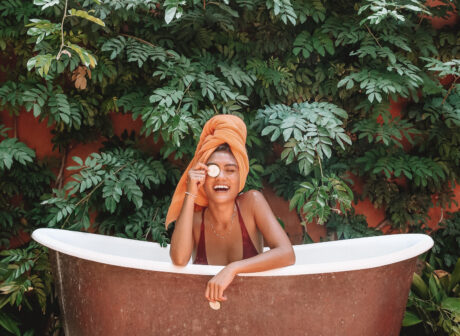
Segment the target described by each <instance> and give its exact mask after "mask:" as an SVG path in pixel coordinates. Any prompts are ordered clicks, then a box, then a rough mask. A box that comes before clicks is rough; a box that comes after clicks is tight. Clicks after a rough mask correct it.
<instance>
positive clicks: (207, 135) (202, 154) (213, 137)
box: [165, 114, 249, 227]
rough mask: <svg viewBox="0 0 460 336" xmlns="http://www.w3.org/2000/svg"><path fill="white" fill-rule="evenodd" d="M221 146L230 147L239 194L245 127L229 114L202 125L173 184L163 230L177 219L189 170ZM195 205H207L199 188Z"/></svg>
mask: <svg viewBox="0 0 460 336" xmlns="http://www.w3.org/2000/svg"><path fill="white" fill-rule="evenodd" d="M224 143H227V144H228V145H229V146H230V149H231V151H232V153H233V155H234V156H235V159H236V162H237V163H238V168H239V173H240V186H239V191H241V190H243V188H244V185H245V183H246V177H247V175H248V172H249V160H248V154H247V152H246V125H245V123H244V121H243V120H241V119H240V118H239V117H237V116H234V115H230V114H220V115H216V116H214V117H212V118H211V119H209V120H208V121H207V122H206V124H205V125H204V127H203V131H202V132H201V136H200V141H199V143H198V146H197V147H196V151H195V156H194V157H193V159H192V161H191V162H190V164H189V165H188V167H187V169H186V170H185V172H184V174H183V175H182V177H181V179H180V180H179V183H178V184H177V187H176V191H175V192H174V195H173V198H172V201H171V204H170V206H169V209H168V214H167V216H166V223H165V224H166V227H168V224H169V223H171V222H173V221H175V220H176V219H177V217H178V216H179V213H180V211H181V209H182V204H183V203H184V198H185V192H186V191H187V176H188V172H189V170H190V169H191V168H192V167H194V166H195V165H196V164H197V163H198V162H201V163H204V164H206V162H207V161H208V159H209V157H210V156H211V155H212V153H213V152H214V150H215V149H216V148H217V147H218V146H219V145H222V144H224ZM195 205H198V206H199V207H206V206H207V205H208V198H207V196H206V193H205V192H204V190H203V188H201V187H200V188H199V189H198V195H197V197H196V198H195Z"/></svg>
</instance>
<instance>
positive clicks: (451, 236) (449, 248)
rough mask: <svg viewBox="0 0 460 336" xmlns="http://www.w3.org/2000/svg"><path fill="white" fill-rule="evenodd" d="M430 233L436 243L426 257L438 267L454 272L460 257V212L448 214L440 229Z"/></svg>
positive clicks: (440, 224)
mask: <svg viewBox="0 0 460 336" xmlns="http://www.w3.org/2000/svg"><path fill="white" fill-rule="evenodd" d="M430 235H431V237H432V238H433V240H434V242H435V243H434V246H433V248H432V249H431V250H430V252H429V253H428V256H427V258H426V259H427V260H428V261H429V263H430V265H433V266H434V267H436V268H439V269H444V270H446V271H448V272H453V270H454V266H455V264H456V262H457V260H458V259H459V258H460V212H459V211H457V212H454V213H453V214H446V218H445V220H443V221H442V222H441V223H439V229H437V230H436V231H434V232H431V233H430Z"/></svg>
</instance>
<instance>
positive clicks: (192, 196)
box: [185, 191, 196, 198]
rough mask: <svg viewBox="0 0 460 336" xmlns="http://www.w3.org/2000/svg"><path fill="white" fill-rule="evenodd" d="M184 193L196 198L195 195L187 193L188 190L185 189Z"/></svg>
mask: <svg viewBox="0 0 460 336" xmlns="http://www.w3.org/2000/svg"><path fill="white" fill-rule="evenodd" d="M185 194H186V195H189V196H192V197H193V198H196V195H193V194H191V193H189V192H188V191H186V192H185Z"/></svg>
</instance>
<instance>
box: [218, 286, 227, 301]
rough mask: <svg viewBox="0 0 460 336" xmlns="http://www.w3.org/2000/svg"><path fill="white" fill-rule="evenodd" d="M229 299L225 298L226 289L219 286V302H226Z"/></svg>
mask: <svg viewBox="0 0 460 336" xmlns="http://www.w3.org/2000/svg"><path fill="white" fill-rule="evenodd" d="M226 300H227V297H226V296H224V287H222V286H217V301H226Z"/></svg>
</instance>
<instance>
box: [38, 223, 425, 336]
mask: <svg viewBox="0 0 460 336" xmlns="http://www.w3.org/2000/svg"><path fill="white" fill-rule="evenodd" d="M32 237H33V238H34V239H35V240H36V241H38V242H39V243H41V244H43V245H45V246H47V247H49V248H50V257H51V259H52V265H53V270H54V276H55V281H56V286H57V290H58V296H59V300H60V307H61V313H62V316H63V320H64V331H65V334H66V335H67V336H74V335H75V336H92V335H103V336H106V335H111V336H114V335H123V336H125V335H130V336H131V335H133V336H134V335H314V336H318V335H347V336H352V335H359V336H364V335H365V336H371V335H379V336H380V335H388V336H390V335H393V336H394V335H398V334H399V330H400V327H401V322H402V318H403V315H404V310H405V306H406V301H407V297H408V293H409V288H410V285H411V280H412V274H413V272H414V268H415V262H416V257H417V256H418V255H420V254H422V253H423V252H425V251H427V250H428V249H430V248H431V247H432V245H433V240H432V239H431V238H430V237H429V236H426V235H422V234H400V235H387V236H379V237H371V238H359V239H350V240H342V241H334V242H325V243H316V244H310V245H299V246H295V247H294V250H295V253H296V264H295V265H293V266H289V267H285V268H280V269H276V270H272V271H267V272H261V273H253V274H244V275H243V274H241V275H240V276H237V277H236V278H235V280H234V281H233V283H232V284H231V285H230V287H229V288H228V289H227V290H226V295H227V296H228V301H226V302H224V303H223V304H222V306H221V308H220V309H219V310H213V309H211V308H210V306H209V304H208V302H207V300H206V299H205V297H204V291H205V286H206V283H207V281H208V280H209V279H210V278H211V277H212V275H213V274H216V273H217V272H218V271H219V270H220V269H221V268H222V267H221V266H204V265H192V264H189V265H187V266H185V267H177V266H174V265H172V264H171V262H170V258H169V248H162V247H160V246H159V245H158V244H156V243H149V242H142V241H135V240H130V239H123V238H116V237H109V236H103V235H97V234H90V233H83V232H73V231H66V230H57V229H39V230H36V231H35V232H34V233H33V236H32Z"/></svg>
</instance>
